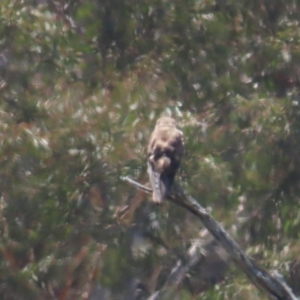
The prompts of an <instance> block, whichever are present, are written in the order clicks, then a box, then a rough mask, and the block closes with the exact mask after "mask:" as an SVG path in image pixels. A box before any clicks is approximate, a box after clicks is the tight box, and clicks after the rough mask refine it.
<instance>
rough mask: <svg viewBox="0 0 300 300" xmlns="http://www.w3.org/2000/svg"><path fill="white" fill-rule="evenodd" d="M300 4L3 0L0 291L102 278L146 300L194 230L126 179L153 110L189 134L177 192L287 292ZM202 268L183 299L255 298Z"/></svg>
mask: <svg viewBox="0 0 300 300" xmlns="http://www.w3.org/2000/svg"><path fill="white" fill-rule="evenodd" d="M299 12H300V6H299V4H298V2H297V1H293V0H289V1H283V0H276V1H267V0H265V1H237V0H231V1H196V0H189V1H181V0H179V1H173V2H172V1H162V0H157V1H149V0H142V1H133V0H126V1H111V0H110V1H108V0H102V1H95V0H88V1H70V2H68V3H67V2H64V1H62V2H60V1H56V2H55V1H51V0H50V1H21V2H20V1H6V0H2V3H1V5H0V36H1V38H0V94H1V102H0V166H1V168H0V179H1V180H0V192H1V193H0V195H1V196H0V207H1V209H0V232H1V238H0V297H1V299H87V297H88V295H90V294H92V293H94V291H95V290H97V289H96V287H98V289H100V290H101V292H103V293H104V294H105V295H106V296H105V297H106V298H105V299H113V298H115V297H121V298H122V299H145V298H146V297H147V295H149V294H151V293H153V292H154V291H155V290H156V289H157V288H159V287H160V286H161V285H162V284H163V283H164V282H165V280H166V277H167V275H168V274H169V273H170V271H171V270H172V267H173V266H174V265H175V263H176V261H177V260H179V259H183V258H184V257H185V255H186V252H187V249H188V247H189V245H190V244H191V242H192V241H193V240H194V239H196V238H198V237H199V230H201V229H202V227H201V225H200V224H199V223H198V220H196V219H194V218H193V217H191V216H190V215H189V214H188V213H187V212H185V211H183V210H181V209H179V208H175V207H173V205H171V204H167V203H165V204H164V205H163V206H162V207H155V206H154V205H153V204H152V203H151V202H150V201H149V197H148V196H147V195H144V194H142V193H140V192H137V191H135V190H132V188H131V187H130V186H128V185H126V184H124V183H123V182H122V181H121V180H120V177H121V176H124V175H129V176H131V177H134V178H135V179H137V180H139V181H140V182H142V183H145V182H146V181H147V175H146V163H145V161H146V149H145V148H146V145H147V141H148V138H149V135H150V132H151V130H152V128H153V125H154V122H155V119H156V118H157V117H159V116H160V115H161V114H162V113H168V114H171V115H172V116H174V117H176V118H177V119H178V121H179V123H180V124H181V125H182V126H181V127H182V130H183V131H184V135H185V140H186V148H187V154H186V157H185V161H184V163H183V166H182V168H181V171H180V174H179V176H178V179H179V180H180V181H181V183H182V185H183V186H184V188H185V189H186V190H187V191H188V192H189V193H191V194H192V195H193V196H194V197H195V198H196V199H198V200H199V201H200V202H201V204H202V205H203V206H205V207H210V208H211V209H212V214H213V215H214V216H215V217H216V219H217V220H219V221H220V222H221V223H222V224H223V225H224V226H225V227H226V228H228V229H230V228H233V229H234V230H233V232H235V233H236V235H235V238H236V239H237V240H238V241H239V243H241V244H242V245H243V247H244V248H245V249H247V251H248V252H249V254H251V255H252V256H253V257H255V259H257V261H258V262H259V263H260V264H262V265H265V266H266V267H267V268H268V269H273V268H276V269H278V270H279V271H280V272H281V273H283V274H284V275H285V277H286V278H287V279H288V280H289V282H290V283H291V285H292V287H293V288H294V289H295V290H296V285H295V284H294V285H293V282H297V280H298V281H299V280H300V279H299V277H297V276H296V275H295V274H297V270H298V269H299V268H298V269H297V263H298V261H299V246H300V245H299V228H300V217H299V212H298V209H297V208H298V204H299V180H300V173H299V170H300V168H299V165H300V160H299V157H300V156H299V154H300V151H299V149H300V142H299V141H300V140H299V130H300V124H299V112H300V110H299V107H300V106H299V105H300V104H299V67H298V65H299V58H300V56H299V45H300V44H299V42H300V39H299V37H300V30H299V26H298V23H299V22H298V18H299ZM202 233H203V232H202ZM205 242H206V240H205V239H204V241H203V243H205ZM291 262H292V263H291ZM298 265H299V264H298ZM292 266H296V267H293V268H292ZM198 267H199V266H196V267H195V268H194V269H193V270H191V272H190V273H189V274H187V276H186V278H185V279H184V280H183V282H182V284H180V285H179V286H178V294H177V296H176V297H177V298H178V299H198V298H199V299H200V298H201V299H229V298H230V299H240V298H246V299H250V298H251V299H260V298H261V297H262V296H261V295H260V294H259V293H258V292H257V291H256V289H255V288H254V287H253V286H252V285H251V284H250V283H249V282H248V281H247V279H245V277H244V276H243V275H241V274H240V273H238V272H237V273H238V274H233V275H232V274H230V273H228V274H227V273H226V274H227V275H226V274H224V276H221V278H219V279H218V280H216V282H214V279H211V278H210V279H207V278H206V281H205V282H204V281H203V282H200V280H199V279H198V278H199V274H200V273H199V269H198ZM197 272H198V273H197ZM298 272H299V270H298ZM229 274H230V275H229ZM137 290H138V292H137ZM134 294H136V298H134V296H133V295H134ZM137 294H138V295H139V296H137ZM139 297H140V298H139ZM193 297H194V298H193ZM197 297H198V298H197Z"/></svg>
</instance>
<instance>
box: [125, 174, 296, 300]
mask: <svg viewBox="0 0 300 300" xmlns="http://www.w3.org/2000/svg"><path fill="white" fill-rule="evenodd" d="M123 180H125V181H127V182H129V183H131V184H133V185H134V186H136V187H138V188H139V189H142V190H144V191H145V192H148V193H150V192H151V190H150V189H149V188H147V187H145V186H143V185H141V184H139V183H137V182H135V181H134V180H132V179H130V178H128V177H125V178H123ZM168 200H170V201H171V202H173V203H175V204H177V205H179V206H181V207H184V208H185V209H187V210H188V211H190V212H191V213H192V214H194V215H195V216H197V217H198V218H199V219H200V221H201V222H202V223H203V225H204V226H205V227H206V228H207V230H208V231H209V232H210V233H211V234H212V235H213V237H214V238H215V239H216V240H217V241H218V242H219V243H220V245H221V246H222V247H223V248H224V249H225V250H226V252H227V253H228V255H229V256H230V257H231V259H232V260H233V262H234V263H235V265H236V266H237V267H238V268H239V269H241V270H242V271H243V272H244V273H245V274H246V275H247V276H248V278H249V279H250V281H251V282H252V283H253V284H254V285H255V286H256V287H257V288H258V289H260V290H261V291H263V292H265V293H266V294H267V296H268V297H269V299H272V300H297V297H296V296H295V295H294V294H293V292H292V290H291V288H290V287H289V286H288V285H287V284H286V283H285V281H284V279H283V276H282V275H280V274H279V273H278V272H276V271H275V272H272V274H271V273H269V272H268V271H267V270H265V269H264V268H262V267H261V266H259V265H258V264H257V263H256V262H255V261H254V260H253V259H252V258H250V257H249V256H248V255H247V254H246V253H245V252H244V251H242V249H241V248H240V246H239V245H238V244H237V243H236V242H235V241H234V240H233V239H232V238H231V237H230V235H229V234H228V233H227V232H226V231H225V229H224V228H223V226H222V225H221V224H219V223H218V222H217V221H216V220H214V218H213V217H212V216H211V215H210V214H209V213H208V212H207V211H206V210H205V209H204V208H203V207H202V206H201V205H200V204H199V203H198V202H197V201H196V200H195V199H194V198H192V197H191V196H188V195H186V194H185V193H184V191H183V190H182V189H181V187H180V186H179V185H178V184H174V185H173V189H172V191H170V193H169V194H168ZM174 283H175V282H174ZM150 299H151V298H150ZM153 299H158V298H153Z"/></svg>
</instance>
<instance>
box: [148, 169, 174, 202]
mask: <svg viewBox="0 0 300 300" xmlns="http://www.w3.org/2000/svg"><path fill="white" fill-rule="evenodd" d="M150 178H151V185H152V189H153V202H154V203H156V204H161V202H162V201H163V200H164V198H165V196H166V194H167V191H168V190H169V187H170V181H169V180H168V179H167V178H166V177H165V176H162V175H161V174H160V173H158V172H155V171H152V176H150Z"/></svg>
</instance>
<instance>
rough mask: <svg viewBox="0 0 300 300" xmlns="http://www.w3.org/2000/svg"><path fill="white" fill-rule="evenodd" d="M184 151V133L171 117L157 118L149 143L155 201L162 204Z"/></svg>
mask: <svg viewBox="0 0 300 300" xmlns="http://www.w3.org/2000/svg"><path fill="white" fill-rule="evenodd" d="M183 153H184V144H183V135H182V132H181V131H180V130H179V129H178V128H177V127H176V121H175V120H174V119H172V118H170V117H162V118H160V119H158V120H157V122H156V126H155V128H154V131H153V132H152V134H151V137H150V141H149V144H148V174H149V179H150V183H151V186H152V190H153V201H154V202H155V203H157V204H160V203H161V202H162V200H163V199H164V197H165V196H166V194H167V192H168V190H169V188H170V186H171V184H172V183H173V181H174V177H175V174H176V172H177V170H178V168H179V166H180V162H181V158H182V156H183Z"/></svg>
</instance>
